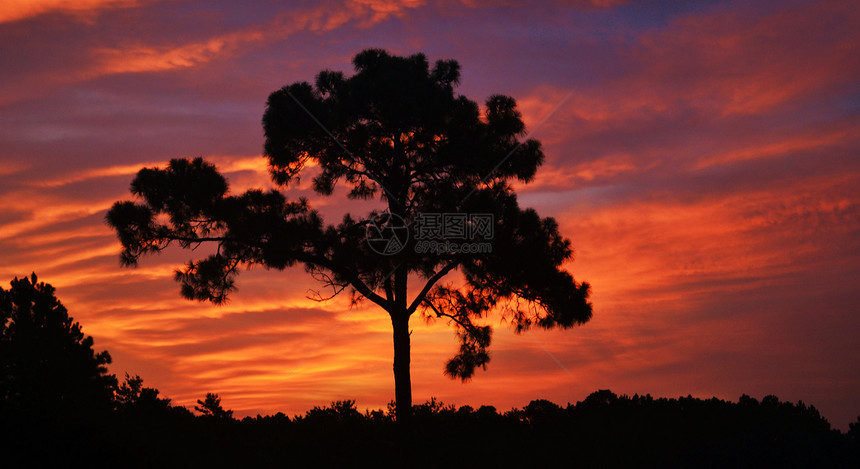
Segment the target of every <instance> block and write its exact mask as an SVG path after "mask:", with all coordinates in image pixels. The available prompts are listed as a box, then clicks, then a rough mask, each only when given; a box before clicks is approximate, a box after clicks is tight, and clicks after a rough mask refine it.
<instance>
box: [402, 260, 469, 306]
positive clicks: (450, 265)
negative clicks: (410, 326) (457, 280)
mask: <svg viewBox="0 0 860 469" xmlns="http://www.w3.org/2000/svg"><path fill="white" fill-rule="evenodd" d="M458 264H459V263H458V262H456V261H452V262H449V263H448V264H447V265H446V266H445V267H442V269H441V270H439V272H436V273H435V274H433V276H432V277H430V279H429V280H427V283H426V284H424V288H422V289H421V292H419V293H418V296H416V297H415V299H414V300H412V304H411V305H410V306H409V308H407V310H406V311H407V313H408V315H409V316H411V315H412V313H414V312H415V310H416V309H418V305H420V304H421V302H422V301H424V298H425V297H426V296H427V293H428V292H429V291H430V289H431V288H433V285H435V284H436V282H438V281H439V279H441V278H442V277H444V276H445V275H447V274H448V272H450V271H451V270H453V269H454V268H455V267H457V265H458Z"/></svg>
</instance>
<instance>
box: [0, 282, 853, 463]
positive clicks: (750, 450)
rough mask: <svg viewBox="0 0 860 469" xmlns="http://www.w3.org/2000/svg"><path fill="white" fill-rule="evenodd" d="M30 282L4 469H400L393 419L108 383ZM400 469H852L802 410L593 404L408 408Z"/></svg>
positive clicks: (10, 358)
mask: <svg viewBox="0 0 860 469" xmlns="http://www.w3.org/2000/svg"><path fill="white" fill-rule="evenodd" d="M53 292H54V290H53V288H52V287H51V286H50V285H47V284H44V283H39V282H37V279H36V276H35V274H34V275H32V276H31V277H30V278H24V279H15V280H14V281H13V282H12V288H11V289H10V290H3V289H2V288H0V352H2V353H0V371H2V374H0V398H2V399H0V467H124V468H128V467H274V466H278V467H395V461H396V459H395V458H393V457H392V455H394V454H396V453H397V451H398V450H399V448H400V447H401V446H400V445H402V443H403V441H404V435H402V434H400V430H399V429H398V427H397V426H396V425H395V406H394V403H393V402H392V403H390V404H389V406H388V408H387V409H379V410H368V411H364V412H361V411H359V410H358V409H357V408H356V403H355V401H352V400H343V401H336V402H332V403H331V404H330V405H327V406H322V407H314V408H313V409H310V410H309V411H307V412H306V413H305V414H304V415H300V416H294V417H292V418H291V417H288V416H286V415H284V414H283V413H278V414H276V415H271V416H260V415H258V416H256V417H245V418H242V419H236V418H234V417H233V412H232V411H230V410H226V409H224V408H223V407H222V405H221V399H220V397H219V396H218V395H217V394H214V393H209V394H207V395H206V396H205V397H204V398H203V399H201V400H198V401H197V404H198V405H197V406H195V407H194V409H195V411H196V412H197V414H199V415H195V414H194V413H192V412H191V411H190V410H188V409H186V408H185V407H182V406H178V405H174V404H173V403H172V402H171V400H170V399H168V398H165V397H163V396H161V395H160V393H159V391H158V390H157V389H155V388H151V387H147V386H145V385H144V384H143V380H142V379H141V378H140V377H139V376H130V375H128V374H126V375H125V379H124V380H123V382H122V383H119V382H118V381H117V379H116V377H115V376H113V375H111V374H108V373H107V369H106V367H105V365H106V364H108V363H110V355H109V354H108V353H107V352H101V353H95V352H94V351H93V350H92V345H93V341H92V338H91V337H87V336H84V335H83V333H82V332H81V328H80V325H79V324H78V323H76V322H74V321H73V320H72V318H71V317H70V316H69V315H68V313H67V311H66V310H65V308H64V307H63V306H62V304H61V303H60V302H59V301H58V300H57V299H56V298H55V297H54V294H53ZM413 410H414V420H415V422H414V423H415V426H414V432H415V433H414V434H412V435H408V443H407V444H408V454H409V458H408V459H409V461H410V463H409V466H410V467H489V466H497V467H546V466H548V465H550V464H552V465H554V466H555V465H562V466H563V467H697V468H701V467H704V468H708V467H713V468H724V467H756V468H759V467H782V468H793V467H804V468H805V467H860V417H858V420H857V421H856V422H854V423H852V424H851V425H850V430H849V431H848V432H847V433H841V432H839V431H838V430H834V429H831V427H830V424H829V423H828V422H827V420H825V419H824V418H823V417H822V416H821V415H820V414H819V412H818V411H817V410H816V409H815V408H814V407H812V406H807V405H805V404H804V403H802V402H798V403H790V402H782V401H780V400H779V399H778V398H777V397H776V396H767V397H765V398H763V399H762V400H761V401H759V400H756V399H754V398H752V397H749V396H746V395H744V396H741V398H740V399H739V400H738V401H737V402H730V401H725V400H720V399H716V398H712V399H699V398H694V397H691V396H688V397H681V398H677V399H666V398H653V397H651V396H650V395H644V396H640V395H633V396H627V395H622V396H618V395H616V394H614V393H612V392H611V391H609V390H600V391H597V392H595V393H592V394H591V395H590V396H588V397H587V398H586V399H584V400H583V401H581V402H577V403H576V404H567V405H566V406H559V405H557V404H555V403H553V402H550V401H547V400H533V401H532V402H530V403H529V404H528V405H527V406H525V407H522V408H518V409H512V410H509V411H505V412H500V411H498V410H497V409H495V408H494V407H492V406H481V407H479V408H477V409H475V408H472V407H470V406H462V407H459V408H456V407H455V406H453V405H446V404H443V403H442V402H439V401H437V400H435V399H431V400H430V401H428V402H426V403H424V404H421V405H415V406H413Z"/></svg>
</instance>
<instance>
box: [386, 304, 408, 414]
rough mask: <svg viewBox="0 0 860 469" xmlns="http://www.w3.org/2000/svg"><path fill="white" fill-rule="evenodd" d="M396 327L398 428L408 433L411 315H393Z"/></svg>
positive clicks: (404, 313)
mask: <svg viewBox="0 0 860 469" xmlns="http://www.w3.org/2000/svg"><path fill="white" fill-rule="evenodd" d="M391 325H392V326H393V327H394V399H395V416H396V418H397V426H398V427H399V428H400V429H401V430H403V431H408V430H409V429H410V428H411V426H412V378H411V376H410V374H409V362H410V356H409V354H410V345H409V315H407V314H406V311H402V312H400V314H392V315H391Z"/></svg>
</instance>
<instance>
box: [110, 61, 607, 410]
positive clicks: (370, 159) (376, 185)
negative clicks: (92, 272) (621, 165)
mask: <svg viewBox="0 0 860 469" xmlns="http://www.w3.org/2000/svg"><path fill="white" fill-rule="evenodd" d="M353 64H354V66H355V74H354V75H352V76H350V77H346V76H345V75H344V74H343V73H342V72H336V71H329V70H324V71H322V72H320V73H319V74H318V75H317V76H316V79H315V82H314V83H313V84H311V83H308V82H296V83H293V84H291V85H288V86H285V87H284V88H281V89H280V90H277V91H275V92H273V93H272V94H271V95H270V96H269V99H268V102H267V104H266V110H265V113H264V115H263V130H264V134H265V143H264V155H265V157H266V158H267V160H268V163H269V168H270V172H271V175H272V179H273V182H274V183H275V184H276V185H277V186H278V187H279V188H280V189H281V190H288V189H289V187H290V185H291V184H293V183H294V182H295V181H296V180H298V179H299V178H300V177H301V176H302V174H303V173H311V175H312V181H313V188H314V190H315V191H316V192H317V193H319V194H320V195H323V196H329V195H332V194H333V193H334V191H335V188H336V186H337V184H345V185H346V188H347V189H348V193H347V197H349V198H352V199H362V200H369V201H374V200H378V201H379V203H380V205H378V206H377V207H376V208H375V209H373V210H371V211H370V212H369V213H364V214H353V213H345V214H344V215H343V217H342V220H341V221H340V222H339V223H337V224H326V223H325V222H324V221H323V219H322V217H321V216H320V214H319V213H318V212H317V211H316V210H314V209H313V208H312V207H311V204H310V202H309V201H308V200H306V199H301V198H300V199H297V200H290V199H289V198H288V196H287V194H288V193H287V192H281V191H279V190H278V189H271V190H260V189H256V190H249V191H247V192H244V193H242V194H232V193H231V192H230V191H229V186H228V183H227V181H226V179H225V178H224V177H223V176H222V175H221V174H220V173H219V172H218V170H217V169H216V168H215V166H214V165H212V164H210V163H208V162H206V161H204V160H203V159H201V158H196V159H193V160H192V159H174V160H171V161H170V163H169V164H168V165H167V167H166V168H163V169H162V168H144V169H142V170H141V171H140V172H139V173H138V174H137V176H136V177H135V179H134V181H133V182H132V184H131V192H132V193H133V194H134V195H135V196H137V197H138V199H137V201H122V202H117V203H115V204H114V206H113V207H112V208H111V210H110V211H109V213H108V215H107V220H108V222H109V224H110V225H111V226H113V227H114V228H115V229H116V231H117V233H118V236H119V239H120V241H121V243H122V246H123V251H122V255H121V259H122V262H123V263H124V264H125V265H136V264H137V263H138V261H139V259H140V258H141V257H142V256H144V255H147V254H151V253H155V252H159V251H161V250H163V249H165V248H166V247H167V246H169V245H171V244H174V243H176V244H179V245H180V246H181V247H183V248H192V247H195V246H197V245H199V244H201V243H213V244H214V245H215V246H216V249H215V250H214V253H212V254H211V255H209V256H208V257H205V258H203V259H196V260H191V261H190V262H189V263H188V264H187V265H186V266H185V268H184V269H183V270H181V271H178V272H177V273H176V279H177V280H178V281H179V282H180V283H181V292H182V294H183V296H185V297H187V298H189V299H194V300H200V301H212V302H214V303H221V302H223V301H224V300H225V299H226V298H227V296H228V294H229V293H230V292H231V291H232V290H233V289H234V288H235V279H236V276H237V275H238V273H239V271H240V268H242V267H253V266H262V267H266V268H273V269H284V268H287V267H289V266H292V265H296V264H300V265H302V266H304V268H305V269H306V270H307V271H308V272H309V273H310V274H312V275H313V276H314V277H315V278H316V279H318V280H319V281H321V282H322V283H323V284H324V285H326V286H329V287H331V288H332V289H333V293H334V294H337V293H340V292H341V291H344V290H347V289H348V290H349V291H351V292H352V294H353V297H354V298H366V299H368V300H370V301H372V302H374V303H376V304H377V305H379V306H380V307H382V309H384V310H385V311H386V312H387V313H388V315H389V316H390V317H391V320H392V326H393V332H394V374H395V388H396V400H397V406H398V416H399V418H400V419H406V418H408V415H409V414H410V413H411V407H412V406H411V378H410V375H409V361H410V358H409V354H410V347H409V329H408V321H409V318H410V317H411V316H412V315H413V314H414V313H416V312H420V313H421V314H423V315H425V316H427V317H436V318H442V319H444V320H447V321H448V322H450V323H451V324H452V325H453V326H454V327H455V329H456V333H457V336H458V338H459V340H460V348H459V352H458V353H457V354H456V355H455V356H454V357H453V358H452V359H451V360H449V361H448V363H447V364H446V366H445V372H446V373H447V374H448V375H450V376H451V377H455V378H460V379H464V380H465V379H468V378H470V377H471V376H472V375H473V374H474V372H475V370H476V369H477V368H478V367H485V366H486V364H487V363H488V361H489V358H490V357H489V353H488V349H487V348H488V346H489V345H490V341H491V328H490V327H489V326H487V325H484V324H482V323H481V321H480V319H481V318H482V317H484V316H485V315H486V314H487V313H489V312H491V311H499V312H500V313H501V315H502V316H503V317H504V318H505V319H506V320H507V321H509V323H510V324H512V325H513V326H514V327H515V329H516V330H517V331H518V332H519V331H523V330H525V329H528V328H529V327H531V326H535V325H536V326H539V327H543V328H553V327H562V328H568V327H572V326H574V325H577V324H582V323H585V322H586V321H588V320H589V319H590V318H591V314H592V313H591V304H590V302H589V301H588V297H589V285H588V284H587V283H585V282H576V281H575V280H574V278H573V276H572V275H571V274H570V273H568V272H567V271H566V270H564V268H563V264H564V263H565V262H567V261H569V260H570V259H571V258H572V254H573V251H572V249H571V246H570V241H569V240H567V239H566V238H564V237H563V236H562V235H561V234H560V233H559V229H558V228H559V227H558V223H557V222H556V221H555V220H554V219H553V218H547V217H541V216H539V215H538V213H537V212H536V211H535V210H533V209H530V208H522V207H520V205H519V203H518V200H517V196H516V193H515V192H514V189H513V188H512V185H511V183H512V182H513V181H517V180H518V181H521V182H529V181H531V180H532V178H533V177H534V175H535V173H536V171H537V168H538V167H539V166H540V165H541V163H542V162H543V160H544V154H543V150H542V147H541V144H540V142H538V141H537V140H534V139H528V138H525V137H526V134H525V125H524V123H523V121H522V118H521V115H520V113H519V111H518V110H517V107H516V102H515V100H514V99H513V98H510V97H508V96H503V95H493V96H490V97H489V98H487V100H486V101H485V103H484V106H483V108H482V107H481V106H479V105H478V104H477V103H476V102H474V101H472V100H470V99H468V98H466V97H465V96H462V95H459V94H457V93H456V92H455V88H456V87H457V85H458V84H459V80H460V66H459V64H458V63H457V62H456V61H454V60H440V61H437V62H436V63H435V64H434V65H433V66H432V67H431V66H430V64H429V63H428V61H427V58H426V57H425V56H424V55H423V54H415V55H412V56H408V57H398V56H392V55H390V54H388V53H387V52H385V51H383V50H379V49H369V50H365V51H363V52H361V53H359V54H357V55H356V56H355V58H354V60H353ZM478 216H480V217H478ZM440 218H443V221H444V220H448V222H446V223H450V224H451V226H452V227H455V228H457V230H455V232H454V236H449V237H447V238H445V236H440V235H439V233H438V231H434V233H435V234H434V236H435V238H434V239H432V241H435V242H436V243H435V244H432V245H430V246H431V247H432V248H430V249H428V248H427V247H428V245H427V244H424V245H421V244H420V243H421V242H422V240H420V239H417V238H420V237H421V236H416V235H417V233H413V231H414V230H416V229H418V227H419V226H421V227H423V228H427V225H428V224H430V225H434V224H436V223H437V222H438V221H439V219H440ZM392 220H393V221H392ZM397 223H400V225H397ZM481 223H484V225H481ZM479 225H480V226H479ZM445 226H447V225H445ZM390 228H401V229H406V230H407V235H408V234H412V235H413V236H406V237H404V238H403V239H401V240H398V241H399V243H398V244H397V245H396V246H395V247H396V249H393V250H390V251H386V252H383V253H380V252H379V250H378V249H374V248H373V246H372V244H371V243H369V242H368V238H369V233H376V234H380V233H382V232H384V230H386V229H390ZM443 228H444V227H443ZM479 228H480V229H479ZM473 231H474V232H479V236H477V237H473V238H470V239H465V240H464V239H463V238H464V236H458V235H462V234H466V237H468V234H469V233H472V232H473ZM426 234H427V233H424V235H425V236H426ZM448 234H449V235H450V233H448ZM442 235H445V233H442ZM442 238H445V239H442ZM452 238H453V239H454V240H457V241H474V242H477V241H480V242H483V243H485V244H489V246H490V249H485V250H483V251H481V250H479V251H478V252H476V251H475V250H463V249H457V248H456V246H453V245H452V244H451V243H450V242H449V241H451V239H452ZM452 246H453V247H452ZM454 271H457V272H459V273H460V274H461V278H462V281H461V282H455V281H453V280H449V281H446V282H445V283H443V278H444V277H445V276H446V275H447V274H449V273H451V272H454ZM410 284H411V285H413V286H415V288H413V289H412V290H410V288H409V285H410Z"/></svg>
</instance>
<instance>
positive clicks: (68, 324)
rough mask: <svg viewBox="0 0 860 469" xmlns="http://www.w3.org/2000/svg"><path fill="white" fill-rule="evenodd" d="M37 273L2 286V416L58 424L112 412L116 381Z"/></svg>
mask: <svg viewBox="0 0 860 469" xmlns="http://www.w3.org/2000/svg"><path fill="white" fill-rule="evenodd" d="M54 291H55V290H54V287H52V286H51V285H49V284H47V283H44V282H39V281H38V279H37V277H36V274H35V273H33V274H32V275H31V276H30V277H29V278H27V277H24V278H21V279H18V278H15V279H14V280H12V283H11V288H10V289H9V290H4V289H3V288H2V287H0V413H2V414H4V415H5V416H6V417H9V416H10V415H12V414H15V415H27V416H29V418H31V419H34V420H36V421H38V420H45V421H56V420H57V419H62V418H63V417H64V416H66V417H67V416H71V415H74V416H77V417H75V418H80V417H81V416H83V415H89V414H96V413H98V412H99V411H100V410H109V409H110V407H111V405H112V404H111V403H112V398H113V392H114V388H115V387H116V377H115V376H114V375H112V374H109V373H108V372H107V367H106V365H108V364H109V363H110V362H111V357H110V354H108V352H107V351H103V352H98V353H96V352H95V351H94V350H93V338H92V337H90V336H86V335H84V333H83V332H82V331H81V326H80V324H79V323H77V322H75V320H74V319H73V318H72V317H71V316H69V313H68V311H67V310H66V308H65V306H63V304H62V303H60V301H59V300H58V299H57V297H56V296H55V295H54Z"/></svg>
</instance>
